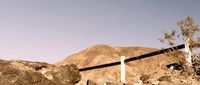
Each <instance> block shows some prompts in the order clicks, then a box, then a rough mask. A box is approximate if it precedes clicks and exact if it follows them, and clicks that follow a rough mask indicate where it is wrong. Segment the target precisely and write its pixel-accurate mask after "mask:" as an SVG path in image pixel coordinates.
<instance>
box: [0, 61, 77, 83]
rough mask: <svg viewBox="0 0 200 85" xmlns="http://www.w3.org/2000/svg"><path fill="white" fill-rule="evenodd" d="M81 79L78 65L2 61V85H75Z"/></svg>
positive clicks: (0, 64) (0, 62) (0, 71)
mask: <svg viewBox="0 0 200 85" xmlns="http://www.w3.org/2000/svg"><path fill="white" fill-rule="evenodd" d="M80 79H81V76H80V74H79V70H78V68H77V67H76V65H65V66H55V65H51V64H47V63H42V62H30V61H19V60H18V61H17V60H12V61H6V60H0V85H74V84H75V83H77V82H79V81H80Z"/></svg>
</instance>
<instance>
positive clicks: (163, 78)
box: [158, 76, 171, 82]
mask: <svg viewBox="0 0 200 85" xmlns="http://www.w3.org/2000/svg"><path fill="white" fill-rule="evenodd" d="M158 81H170V82H171V77H170V76H161V77H160V78H158Z"/></svg>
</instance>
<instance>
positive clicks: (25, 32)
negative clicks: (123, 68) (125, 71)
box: [0, 0, 200, 63]
mask: <svg viewBox="0 0 200 85" xmlns="http://www.w3.org/2000/svg"><path fill="white" fill-rule="evenodd" d="M199 4H200V1H199V0H151V1H150V0H0V58H1V59H22V60H32V61H44V62H49V63H55V62H58V61H60V60H62V59H64V58H65V57H67V56H68V55H71V54H73V53H76V52H79V51H81V50H83V49H85V48H87V47H89V46H92V45H95V44H108V45H112V46H131V47H134V46H137V47H138V46H141V47H153V48H160V47H166V45H164V44H162V43H160V42H159V41H158V40H157V39H158V38H159V37H162V31H163V30H165V31H170V30H171V29H172V28H173V29H176V30H178V29H179V28H178V26H177V25H176V22H177V20H180V19H185V18H186V17H187V16H192V17H193V18H194V20H195V22H196V23H197V24H200V16H199V15H200V11H199V8H200V5H199ZM180 43H181V41H180Z"/></svg>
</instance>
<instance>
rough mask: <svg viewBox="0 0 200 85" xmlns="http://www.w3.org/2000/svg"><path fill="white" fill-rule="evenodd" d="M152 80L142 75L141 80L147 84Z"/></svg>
mask: <svg viewBox="0 0 200 85" xmlns="http://www.w3.org/2000/svg"><path fill="white" fill-rule="evenodd" d="M149 79H150V76H149V75H141V77H140V80H141V81H142V82H144V83H146V82H147V81H148V80H149Z"/></svg>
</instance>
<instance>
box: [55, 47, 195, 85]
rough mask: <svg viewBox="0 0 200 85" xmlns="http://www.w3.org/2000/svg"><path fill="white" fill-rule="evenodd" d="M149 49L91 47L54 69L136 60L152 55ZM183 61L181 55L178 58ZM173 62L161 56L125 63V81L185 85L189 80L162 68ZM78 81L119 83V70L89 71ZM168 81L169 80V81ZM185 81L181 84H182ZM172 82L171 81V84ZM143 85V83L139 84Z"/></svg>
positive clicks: (111, 68) (167, 57)
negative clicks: (163, 82)
mask: <svg viewBox="0 0 200 85" xmlns="http://www.w3.org/2000/svg"><path fill="white" fill-rule="evenodd" d="M156 50H157V49H153V48H144V47H112V46H108V45H95V46H92V47H89V48H87V49H85V50H83V51H81V52H79V53H76V54H73V55H71V56H69V57H67V58H66V59H64V60H63V61H61V62H59V63H58V64H57V65H66V64H72V63H73V64H76V65H77V66H78V68H83V67H88V66H95V65H100V64H105V63H111V62H114V61H119V60H120V56H122V55H124V56H126V58H128V57H134V56H138V55H141V54H144V53H149V52H153V51H156ZM179 57H180V58H184V57H183V54H180V55H179ZM174 62H176V60H175V58H173V56H166V55H165V54H161V55H157V56H154V57H150V58H146V59H141V60H137V61H133V62H129V63H126V80H127V83H129V84H131V85H133V83H137V82H140V81H141V78H142V77H143V76H148V78H149V79H147V80H148V81H149V83H151V84H152V83H155V82H157V81H158V82H159V80H158V79H159V78H163V77H164V78H165V77H166V78H170V79H168V80H166V81H170V83H171V84H173V82H175V84H176V85H177V84H189V82H190V81H189V80H188V79H187V78H186V77H185V76H182V75H180V72H178V71H174V72H173V73H171V72H172V70H170V69H168V68H166V65H169V64H171V63H174ZM81 75H82V80H81V81H80V82H79V83H78V84H77V85H86V81H87V80H92V81H93V82H96V83H98V84H99V85H103V84H104V83H105V82H119V81H120V66H119V65H117V66H112V67H107V68H100V69H95V70H90V71H84V72H81ZM171 79H172V80H171ZM184 79H185V82H183V81H184ZM173 80H174V81H173ZM143 83H145V82H144V80H143ZM194 85H195V84H194Z"/></svg>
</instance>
